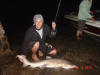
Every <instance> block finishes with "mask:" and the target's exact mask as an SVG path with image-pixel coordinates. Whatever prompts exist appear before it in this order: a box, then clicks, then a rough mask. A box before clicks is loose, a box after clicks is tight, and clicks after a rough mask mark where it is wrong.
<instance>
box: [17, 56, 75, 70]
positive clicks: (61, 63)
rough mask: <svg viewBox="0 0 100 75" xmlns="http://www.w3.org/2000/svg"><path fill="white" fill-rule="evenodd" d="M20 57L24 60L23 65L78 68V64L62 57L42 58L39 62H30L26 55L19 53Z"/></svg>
mask: <svg viewBox="0 0 100 75" xmlns="http://www.w3.org/2000/svg"><path fill="white" fill-rule="evenodd" d="M16 57H17V58H18V59H21V60H22V63H23V67H26V66H30V67H31V68H36V67H38V68H55V69H59V68H63V69H72V68H76V65H74V64H72V63H70V62H68V61H66V60H62V59H54V58H51V59H47V60H41V61H38V62H30V61H29V60H28V59H27V58H26V57H25V56H22V55H17V56H16Z"/></svg>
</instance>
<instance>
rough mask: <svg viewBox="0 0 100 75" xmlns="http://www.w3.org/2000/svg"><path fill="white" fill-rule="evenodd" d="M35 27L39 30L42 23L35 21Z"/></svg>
mask: <svg viewBox="0 0 100 75" xmlns="http://www.w3.org/2000/svg"><path fill="white" fill-rule="evenodd" d="M35 25H36V28H37V29H40V28H41V27H42V25H43V21H41V20H40V19H38V20H36V21H35Z"/></svg>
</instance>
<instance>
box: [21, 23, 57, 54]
mask: <svg viewBox="0 0 100 75" xmlns="http://www.w3.org/2000/svg"><path fill="white" fill-rule="evenodd" d="M55 35H56V30H51V29H50V28H49V27H48V25H46V24H44V25H43V37H42V39H41V37H40V35H39V34H38V32H37V31H36V28H35V25H34V26H32V27H30V28H29V29H28V30H27V31H26V34H25V38H24V42H23V47H22V50H23V54H24V55H27V54H28V51H30V50H32V47H33V45H34V44H35V43H36V42H40V47H39V48H40V49H43V50H45V49H44V47H45V46H44V43H45V40H46V38H47V36H48V37H50V38H52V37H54V36H55ZM41 46H42V47H41Z"/></svg>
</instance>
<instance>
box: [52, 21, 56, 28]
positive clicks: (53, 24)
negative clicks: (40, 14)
mask: <svg viewBox="0 0 100 75" xmlns="http://www.w3.org/2000/svg"><path fill="white" fill-rule="evenodd" d="M52 29H53V30H55V29H56V22H54V21H53V22H52Z"/></svg>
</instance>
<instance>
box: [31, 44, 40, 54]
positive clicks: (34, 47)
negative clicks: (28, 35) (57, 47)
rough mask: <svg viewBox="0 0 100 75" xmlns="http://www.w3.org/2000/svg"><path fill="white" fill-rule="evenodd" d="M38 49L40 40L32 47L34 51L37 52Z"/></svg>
mask: <svg viewBox="0 0 100 75" xmlns="http://www.w3.org/2000/svg"><path fill="white" fill-rule="evenodd" d="M38 49H39V42H36V43H35V44H34V45H33V47H32V52H37V50H38Z"/></svg>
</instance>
